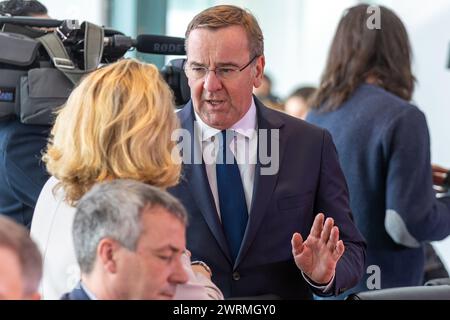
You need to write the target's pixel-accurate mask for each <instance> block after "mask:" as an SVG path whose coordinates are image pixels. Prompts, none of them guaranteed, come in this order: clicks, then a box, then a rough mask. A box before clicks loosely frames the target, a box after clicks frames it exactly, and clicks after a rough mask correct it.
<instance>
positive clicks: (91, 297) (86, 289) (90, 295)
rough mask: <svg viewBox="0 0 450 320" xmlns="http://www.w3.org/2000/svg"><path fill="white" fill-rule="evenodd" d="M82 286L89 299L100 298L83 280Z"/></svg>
mask: <svg viewBox="0 0 450 320" xmlns="http://www.w3.org/2000/svg"><path fill="white" fill-rule="evenodd" d="M80 285H81V288H82V289H83V290H84V292H85V293H86V295H87V296H88V297H89V299H91V300H98V299H97V297H96V296H95V294H93V293H92V291H91V290H89V289H88V288H87V287H86V286H85V285H84V284H83V282H81V283H80Z"/></svg>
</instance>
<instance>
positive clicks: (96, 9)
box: [39, 0, 126, 25]
mask: <svg viewBox="0 0 450 320" xmlns="http://www.w3.org/2000/svg"><path fill="white" fill-rule="evenodd" d="M39 1H40V2H41V3H43V4H44V5H45V6H46V7H47V9H48V13H49V15H50V16H51V17H52V18H54V19H61V20H63V19H75V20H79V21H80V23H81V22H83V21H89V22H92V23H95V24H98V25H104V24H105V21H106V10H105V1H103V0H74V1H60V0H39ZM125 1H126V0H125Z"/></svg>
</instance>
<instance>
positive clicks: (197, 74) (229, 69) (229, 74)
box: [184, 55, 259, 80]
mask: <svg viewBox="0 0 450 320" xmlns="http://www.w3.org/2000/svg"><path fill="white" fill-rule="evenodd" d="M258 57H259V56H257V55H256V56H254V57H253V59H252V60H250V61H249V62H248V63H247V64H246V65H245V66H243V67H241V68H239V67H235V66H226V67H217V68H215V69H209V68H207V67H205V66H201V65H187V64H186V65H184V72H185V73H186V76H187V77H188V78H190V79H192V80H200V79H204V78H205V77H206V75H207V74H208V73H209V72H210V71H212V72H214V73H215V74H216V77H218V78H220V79H221V80H232V79H235V78H236V77H237V76H238V74H239V73H240V72H241V71H244V70H245V69H246V68H247V67H248V66H249V65H251V64H252V63H253V61H255V59H256V58H258Z"/></svg>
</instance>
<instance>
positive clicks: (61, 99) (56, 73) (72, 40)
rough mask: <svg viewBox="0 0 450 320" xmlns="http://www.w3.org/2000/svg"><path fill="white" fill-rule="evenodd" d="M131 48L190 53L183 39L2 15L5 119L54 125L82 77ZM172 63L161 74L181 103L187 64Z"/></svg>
mask: <svg viewBox="0 0 450 320" xmlns="http://www.w3.org/2000/svg"><path fill="white" fill-rule="evenodd" d="M129 50H137V51H138V52H142V53H151V54H160V55H183V56H184V55H185V54H186V53H185V49H184V38H175V37H167V36H160V35H139V36H138V37H137V38H136V39H133V38H132V37H129V36H126V35H124V34H123V33H121V32H119V31H116V30H112V29H108V28H103V27H100V26H97V25H95V24H92V23H89V22H83V23H82V24H80V23H79V22H78V21H77V20H54V19H41V18H31V17H11V16H1V15H0V118H4V117H13V116H17V117H18V118H19V119H20V121H21V122H22V123H25V124H40V125H50V124H52V123H53V121H54V114H55V111H56V110H57V109H58V108H60V107H61V106H62V105H64V103H65V102H66V100H67V98H68V97H69V95H70V93H71V91H72V90H73V88H74V86H75V85H76V84H77V83H78V82H79V81H80V79H81V78H82V77H83V76H84V75H86V74H88V73H90V72H92V71H94V70H96V69H97V68H98V67H99V66H101V65H102V64H109V63H113V62H115V61H117V60H118V59H120V58H122V57H123V56H124V55H125V54H126V53H127V52H128V51H129ZM184 63H185V59H175V60H171V61H170V62H169V63H168V64H167V65H166V66H164V68H162V70H161V74H162V76H163V78H164V79H165V80H166V82H167V83H168V85H169V86H170V87H171V89H172V91H173V93H174V97H175V103H176V105H178V106H179V105H183V104H185V103H186V102H187V101H188V100H189V99H190V89H189V86H188V81H187V78H186V75H185V74H184V70H183V66H184Z"/></svg>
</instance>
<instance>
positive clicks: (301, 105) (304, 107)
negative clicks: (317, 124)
mask: <svg viewBox="0 0 450 320" xmlns="http://www.w3.org/2000/svg"><path fill="white" fill-rule="evenodd" d="M315 92H316V88H314V87H300V88H298V89H295V90H294V92H292V93H291V94H290V95H289V97H288V98H287V99H286V102H285V103H284V111H285V112H286V113H287V114H288V115H291V116H293V117H296V118H299V119H302V120H305V119H306V116H307V115H308V112H309V101H310V99H311V97H312V96H313V95H314V93H315Z"/></svg>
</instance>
